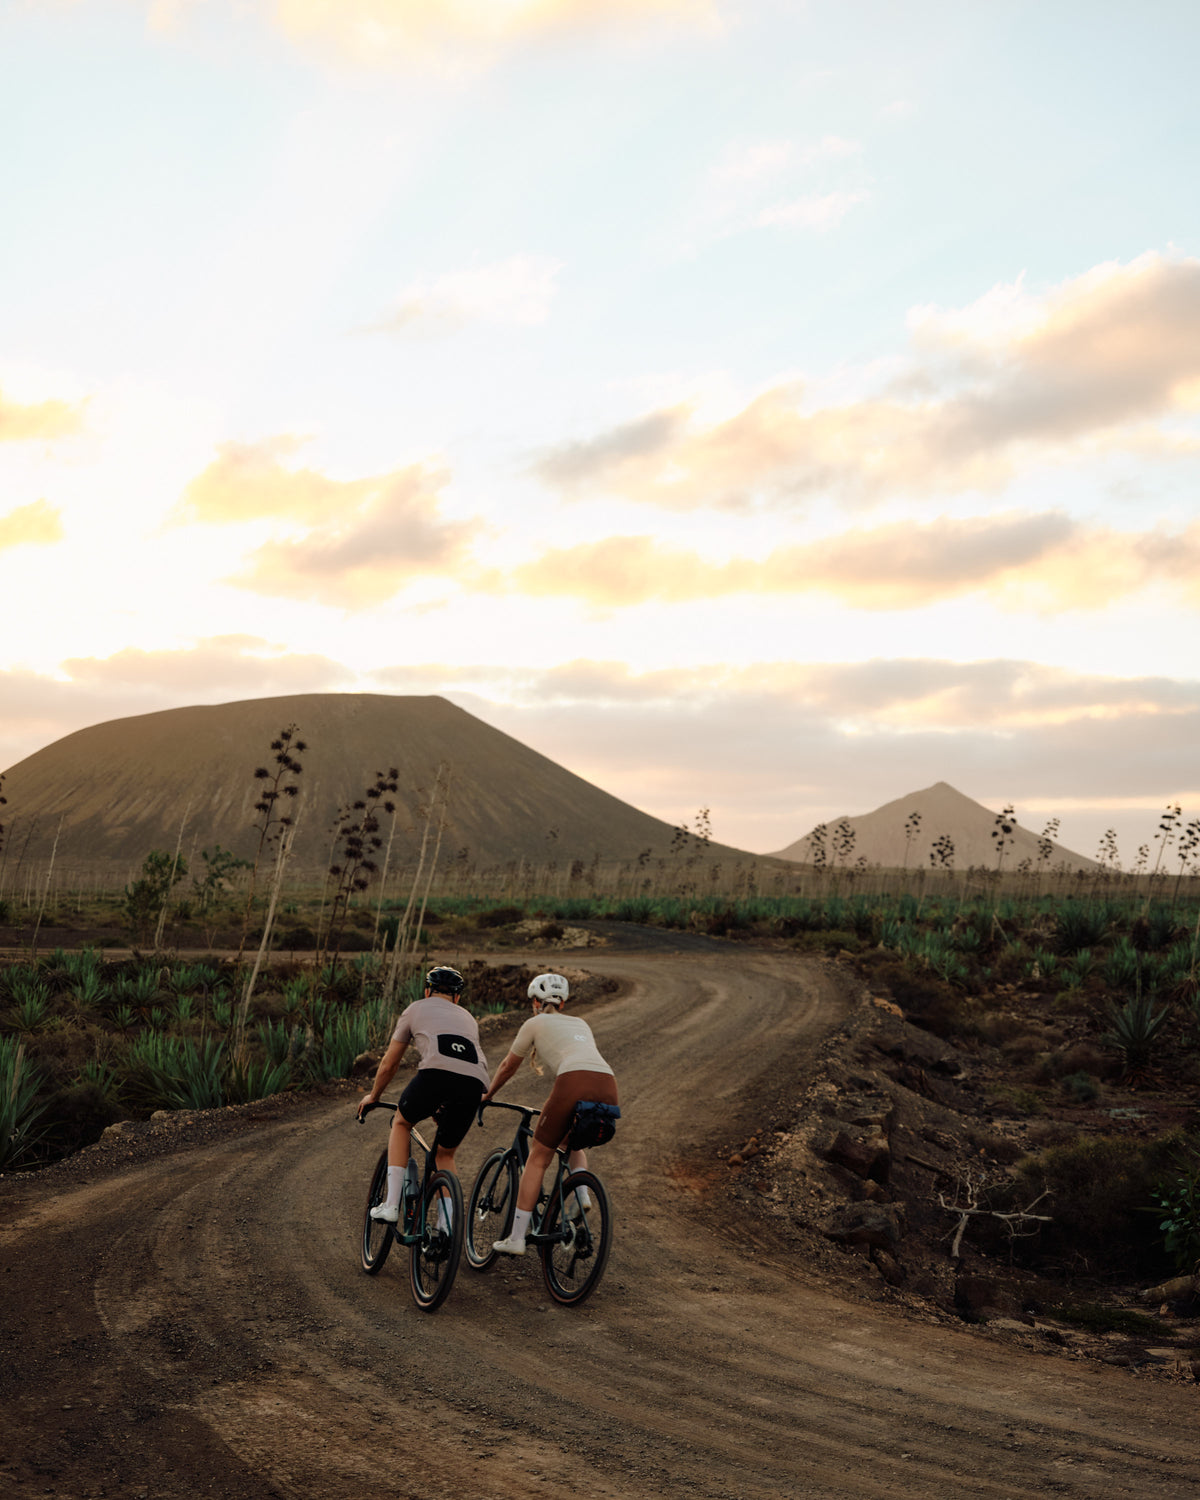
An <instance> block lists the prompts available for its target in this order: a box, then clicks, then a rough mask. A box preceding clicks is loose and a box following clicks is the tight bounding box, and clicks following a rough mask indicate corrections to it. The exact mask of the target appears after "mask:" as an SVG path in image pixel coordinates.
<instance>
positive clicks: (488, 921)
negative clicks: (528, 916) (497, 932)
mask: <svg viewBox="0 0 1200 1500" xmlns="http://www.w3.org/2000/svg"><path fill="white" fill-rule="evenodd" d="M524 915H525V909H524V907H521V906H493V907H492V908H491V909H490V910H488V911H481V912H480V913H479V915H478V917H476V919H475V921H476V923H477V924H478V925H479V926H480V927H511V926H512V924H513V923H514V922H519V921H520V920H521V918H522V917H523V916H524Z"/></svg>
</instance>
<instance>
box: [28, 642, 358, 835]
mask: <svg viewBox="0 0 1200 1500" xmlns="http://www.w3.org/2000/svg"><path fill="white" fill-rule="evenodd" d="M352 682H353V673H352V672H350V670H349V669H348V668H347V667H345V666H343V665H342V664H341V663H339V662H336V661H333V660H331V659H330V658H329V657H325V656H319V655H315V654H305V653H298V652H289V651H287V650H285V649H284V648H282V647H280V646H278V645H276V644H273V643H272V642H270V641H267V640H264V639H262V638H260V637H258V636H249V635H228V636H212V637H209V638H207V639H202V640H198V641H197V642H196V643H195V644H194V645H192V646H187V647H180V648H177V649H172V650H162V651H141V650H137V649H133V648H131V649H128V650H125V651H118V652H117V653H116V654H115V655H113V656H109V657H76V658H73V659H71V660H69V661H66V662H64V663H63V664H62V670H61V674H60V675H59V676H56V677H51V676H47V675H45V674H43V673H37V672H30V671H21V670H10V671H0V698H2V699H3V702H4V718H3V721H2V722H0V767H7V766H12V765H14V764H16V762H18V761H20V760H23V759H24V758H25V757H26V756H27V755H32V754H33V753H34V752H35V751H36V750H40V749H41V748H42V747H43V746H45V745H49V744H52V743H53V742H54V741H55V740H57V739H61V738H62V737H63V735H66V734H71V733H73V732H74V731H75V730H77V729H82V728H86V727H87V726H89V725H92V724H103V723H106V722H107V721H108V720H110V719H120V718H126V717H127V716H129V715H131V714H144V713H154V712H156V711H157V710H159V709H164V708H182V707H186V706H188V705H190V704H194V703H225V702H229V701H231V700H233V699H237V698H251V697H253V698H259V697H264V698H266V697H275V696H282V695H286V694H289V693H321V692H333V691H336V690H338V689H340V688H345V687H347V686H349V685H351V684H352ZM8 811H9V812H10V813H11V814H13V815H14V816H16V815H19V809H18V808H15V807H12V806H10V808H9V809H8ZM5 821H6V822H7V821H8V820H7V819H6V820H5Z"/></svg>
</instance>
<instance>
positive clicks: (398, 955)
mask: <svg viewBox="0 0 1200 1500" xmlns="http://www.w3.org/2000/svg"><path fill="white" fill-rule="evenodd" d="M449 777H450V767H449V765H448V764H447V763H446V762H445V761H443V762H442V763H441V764H440V765H439V766H438V768H437V774H436V776H435V777H434V784H433V794H432V795H431V797H430V799H429V801H428V802H427V803H426V805H425V824H424V827H423V828H422V830H421V848H420V851H419V853H418V855H417V868H416V871H415V873H414V874H413V879H412V885H411V886H410V887H409V892H408V901H407V902H406V903H405V907H404V915H403V917H401V919H400V923H399V925H398V927H397V929H396V941H395V944H394V946H393V948H392V961H391V963H390V964H389V965H388V972H387V978H386V980H385V981H384V995H385V996H386V997H387V999H388V1000H391V999H392V998H393V997H394V996H395V993H396V990H397V987H398V985H399V982H400V977H401V974H402V971H403V965H404V959H405V954H406V950H407V947H408V932H409V923H410V922H411V921H412V913H413V907H414V906H415V905H416V901H417V891H418V890H419V889H420V886H421V876H422V874H423V873H424V870H425V859H426V856H427V854H428V851H429V833H430V829H431V827H432V826H433V815H434V812H435V810H436V808H437V804H438V801H439V797H440V795H441V792H442V782H443V778H444V779H445V781H446V785H447V788H448V787H449ZM438 846H439V848H440V846H441V833H440V829H439V833H438ZM431 878H432V875H431ZM425 890H426V895H428V884H426V887H425ZM423 910H424V906H422V911H423Z"/></svg>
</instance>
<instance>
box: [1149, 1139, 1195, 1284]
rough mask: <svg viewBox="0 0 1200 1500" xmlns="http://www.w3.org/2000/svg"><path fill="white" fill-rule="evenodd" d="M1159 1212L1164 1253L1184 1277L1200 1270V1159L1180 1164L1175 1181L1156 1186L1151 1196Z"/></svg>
mask: <svg viewBox="0 0 1200 1500" xmlns="http://www.w3.org/2000/svg"><path fill="white" fill-rule="evenodd" d="M1152 1198H1153V1201H1154V1206H1155V1208H1157V1209H1158V1211H1159V1213H1160V1215H1161V1218H1160V1219H1159V1225H1158V1228H1159V1232H1160V1233H1161V1234H1162V1236H1163V1249H1164V1250H1166V1252H1167V1254H1168V1255H1169V1256H1170V1257H1171V1259H1172V1261H1173V1262H1174V1263H1175V1269H1176V1270H1177V1271H1180V1272H1181V1273H1183V1274H1184V1275H1188V1274H1190V1273H1192V1272H1194V1271H1195V1270H1196V1269H1197V1268H1198V1267H1200V1156H1197V1154H1196V1152H1195V1151H1194V1150H1193V1151H1192V1152H1191V1153H1190V1160H1188V1159H1187V1158H1186V1157H1185V1158H1184V1160H1183V1162H1182V1164H1177V1170H1176V1173H1175V1175H1174V1176H1173V1177H1170V1178H1166V1179H1164V1180H1163V1181H1161V1182H1159V1183H1156V1184H1155V1187H1154V1191H1153V1194H1152Z"/></svg>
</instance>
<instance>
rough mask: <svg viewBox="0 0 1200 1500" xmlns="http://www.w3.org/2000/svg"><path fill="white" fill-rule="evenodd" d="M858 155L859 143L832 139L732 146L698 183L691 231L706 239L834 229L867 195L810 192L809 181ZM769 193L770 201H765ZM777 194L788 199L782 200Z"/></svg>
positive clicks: (860, 192) (848, 190) (859, 191)
mask: <svg viewBox="0 0 1200 1500" xmlns="http://www.w3.org/2000/svg"><path fill="white" fill-rule="evenodd" d="M861 152H862V147H861V146H860V145H859V144H858V142H856V141H850V140H846V139H844V138H843V137H842V136H835V135H827V136H823V137H821V138H820V139H819V140H816V141H810V142H807V143H804V144H801V143H799V142H796V141H790V140H780V139H767V140H759V141H739V142H736V143H734V144H733V145H730V146H728V147H726V149H725V150H724V151H723V152H722V153H721V154H720V156H719V157H718V158H717V160H716V162H715V163H714V165H713V166H712V168H711V169H710V171H709V172H708V174H707V177H706V178H705V180H704V182H703V185H702V187H701V191H700V202H699V204H698V206H697V209H696V213H695V223H694V226H693V231H692V232H693V234H694V235H695V236H696V237H697V238H699V239H700V240H707V239H712V238H725V237H726V236H729V235H734V234H744V233H746V232H748V231H752V230H761V229H804V230H815V231H817V232H823V231H826V230H830V229H834V228H836V227H837V225H838V224H840V223H841V221H842V220H843V219H844V218H845V217H846V215H847V214H848V213H849V212H850V210H851V209H853V208H855V207H856V206H857V205H858V204H860V203H864V202H866V200H867V197H868V194H867V193H866V192H865V191H864V190H863V189H862V188H861V187H860V188H846V187H835V188H833V189H832V190H830V191H824V192H821V191H814V190H813V188H812V177H813V175H814V173H818V172H819V171H820V169H825V168H831V167H834V166H835V165H836V166H838V167H841V166H842V165H843V164H844V163H846V162H847V161H849V160H850V159H852V158H856V157H858V156H860V155H861ZM802 184H803V185H804V190H803V191H802V190H801V186H802ZM789 190H790V192H789ZM768 192H770V193H772V194H773V195H774V199H775V201H772V202H766V203H764V202H763V198H764V196H765V195H766V194H767V193H768ZM781 192H783V193H787V194H788V195H787V196H784V197H782V198H781V197H780V196H779V194H780V193H781Z"/></svg>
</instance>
